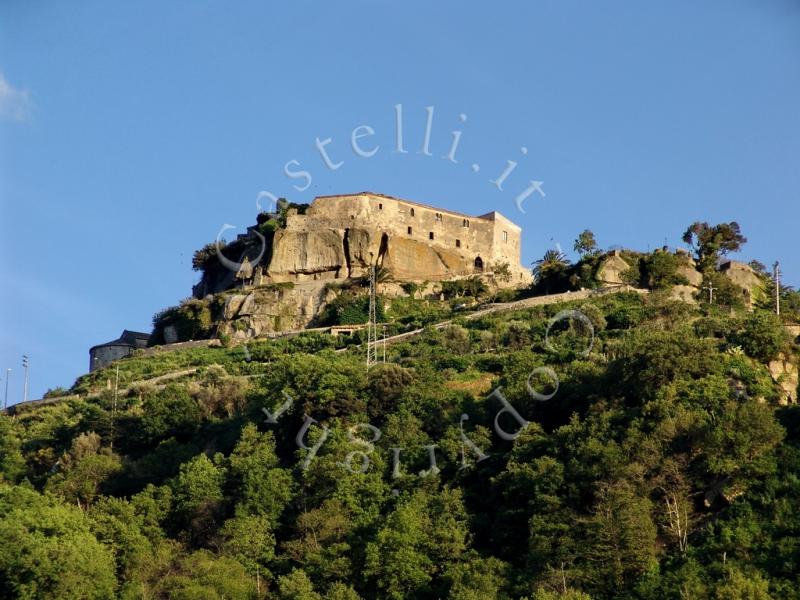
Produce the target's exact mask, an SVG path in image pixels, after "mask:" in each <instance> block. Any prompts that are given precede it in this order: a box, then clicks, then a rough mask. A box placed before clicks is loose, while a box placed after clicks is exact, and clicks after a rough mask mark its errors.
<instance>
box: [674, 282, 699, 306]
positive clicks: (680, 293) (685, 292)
mask: <svg viewBox="0 0 800 600" xmlns="http://www.w3.org/2000/svg"><path fill="white" fill-rule="evenodd" d="M696 293H697V288H696V287H695V286H692V285H674V286H672V288H671V289H670V296H669V297H670V298H672V299H673V300H680V301H681V302H687V303H689V304H697V298H696V297H695V294H696Z"/></svg>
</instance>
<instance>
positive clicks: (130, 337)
mask: <svg viewBox="0 0 800 600" xmlns="http://www.w3.org/2000/svg"><path fill="white" fill-rule="evenodd" d="M149 339H150V334H149V333H142V332H141V331H129V330H128V329H123V330H122V334H120V336H119V337H118V338H117V339H115V340H111V341H110V342H106V343H104V344H97V345H96V346H92V347H91V348H89V351H90V352H91V351H92V350H94V349H95V348H102V347H104V346H131V347H137V346H139V345H146V344H147V341H148V340H149Z"/></svg>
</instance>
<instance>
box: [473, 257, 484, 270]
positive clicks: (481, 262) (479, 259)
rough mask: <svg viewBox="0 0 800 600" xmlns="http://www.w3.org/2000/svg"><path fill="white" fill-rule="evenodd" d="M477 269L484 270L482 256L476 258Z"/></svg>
mask: <svg viewBox="0 0 800 600" xmlns="http://www.w3.org/2000/svg"><path fill="white" fill-rule="evenodd" d="M475 270H476V271H483V259H482V258H481V257H480V256H478V257H476V258H475Z"/></svg>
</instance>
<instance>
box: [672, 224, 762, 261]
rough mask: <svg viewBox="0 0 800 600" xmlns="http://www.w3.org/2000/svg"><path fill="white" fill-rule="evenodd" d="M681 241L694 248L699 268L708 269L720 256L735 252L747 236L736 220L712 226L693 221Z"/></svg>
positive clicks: (745, 241) (745, 240)
mask: <svg viewBox="0 0 800 600" xmlns="http://www.w3.org/2000/svg"><path fill="white" fill-rule="evenodd" d="M683 241H684V242H686V243H687V244H690V245H691V246H692V248H694V251H695V252H696V254H697V262H698V263H699V266H700V270H701V271H708V270H711V269H713V268H714V267H715V266H716V264H717V260H718V259H719V258H720V256H724V255H726V254H728V253H729V252H737V251H738V250H739V249H740V248H741V247H742V246H743V245H744V244H745V243H747V238H746V237H744V236H743V235H742V233H741V230H740V228H739V224H738V223H737V222H736V221H731V222H730V223H720V224H719V225H713V226H712V225H709V224H708V223H705V222H703V223H701V222H699V221H695V222H694V223H692V224H691V225H690V226H689V227H688V228H687V229H686V231H685V232H684V234H683Z"/></svg>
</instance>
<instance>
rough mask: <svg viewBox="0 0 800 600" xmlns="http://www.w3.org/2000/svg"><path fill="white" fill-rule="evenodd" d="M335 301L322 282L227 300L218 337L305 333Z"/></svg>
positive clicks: (254, 291) (278, 286)
mask: <svg viewBox="0 0 800 600" xmlns="http://www.w3.org/2000/svg"><path fill="white" fill-rule="evenodd" d="M333 297H335V292H333V291H331V290H329V289H328V287H327V285H326V283H325V282H323V281H310V282H306V283H298V284H294V285H286V284H283V285H281V284H273V285H268V286H263V287H257V288H253V289H251V290H249V291H248V292H247V293H243V294H231V295H228V296H226V297H225V303H224V305H223V309H222V319H221V320H220V321H219V323H218V333H220V334H227V335H230V336H231V337H232V338H234V339H245V338H252V337H257V336H260V335H266V334H270V333H277V332H280V331H287V330H292V329H302V328H304V327H307V326H308V325H309V324H310V323H312V322H313V320H314V318H315V317H317V315H319V314H320V312H321V311H322V310H323V309H324V308H325V306H326V304H327V303H328V302H330V300H331V299H332V298H333Z"/></svg>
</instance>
